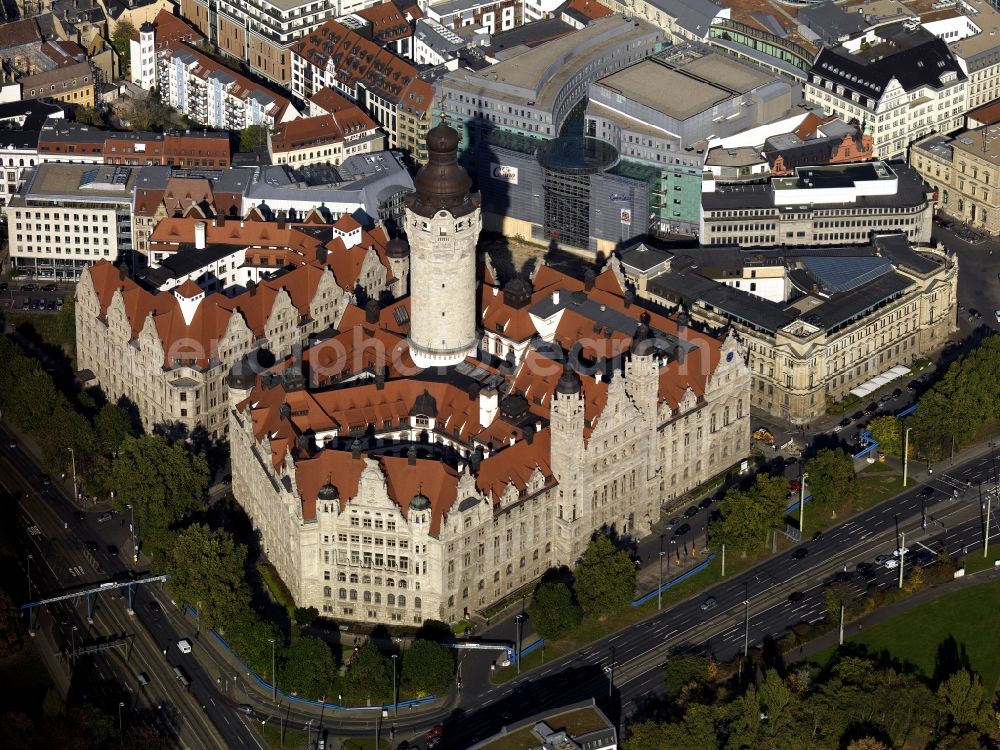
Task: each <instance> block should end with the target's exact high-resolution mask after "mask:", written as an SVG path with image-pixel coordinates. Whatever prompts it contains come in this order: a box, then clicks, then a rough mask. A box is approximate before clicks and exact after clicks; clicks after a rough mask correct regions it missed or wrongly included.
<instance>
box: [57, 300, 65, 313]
mask: <svg viewBox="0 0 1000 750" xmlns="http://www.w3.org/2000/svg"><path fill="white" fill-rule="evenodd" d="M64 304H65V302H63V298H62V297H60V298H59V299H57V300H56V310H62V309H63V305H64Z"/></svg>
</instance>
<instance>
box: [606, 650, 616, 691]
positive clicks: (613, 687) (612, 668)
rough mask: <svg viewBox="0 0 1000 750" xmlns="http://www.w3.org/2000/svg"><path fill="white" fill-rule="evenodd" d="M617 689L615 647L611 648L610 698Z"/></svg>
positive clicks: (609, 669) (609, 667) (609, 671)
mask: <svg viewBox="0 0 1000 750" xmlns="http://www.w3.org/2000/svg"><path fill="white" fill-rule="evenodd" d="M614 689H615V647H614V646H611V663H610V664H609V665H608V697H609V698H610V697H611V693H612V691H613V690H614Z"/></svg>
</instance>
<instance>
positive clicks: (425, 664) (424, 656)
mask: <svg viewBox="0 0 1000 750" xmlns="http://www.w3.org/2000/svg"><path fill="white" fill-rule="evenodd" d="M454 679H455V659H454V658H453V657H452V655H451V651H450V650H449V649H447V648H445V647H444V646H441V645H439V644H437V643H434V642H433V641H425V640H423V639H417V640H415V641H413V642H412V643H411V644H410V647H409V648H408V649H406V651H404V652H403V664H402V669H401V674H400V683H399V684H400V685H401V686H403V687H405V688H406V689H407V690H408V691H410V692H412V693H418V694H419V693H423V694H425V695H439V696H440V695H444V694H445V693H447V692H448V690H449V689H450V688H451V683H452V681H453V680H454Z"/></svg>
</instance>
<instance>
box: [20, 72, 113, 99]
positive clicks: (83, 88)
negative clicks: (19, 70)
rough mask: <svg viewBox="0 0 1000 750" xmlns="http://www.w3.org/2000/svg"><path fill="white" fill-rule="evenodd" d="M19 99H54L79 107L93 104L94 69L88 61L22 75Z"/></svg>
mask: <svg viewBox="0 0 1000 750" xmlns="http://www.w3.org/2000/svg"><path fill="white" fill-rule="evenodd" d="M18 83H19V85H20V89H21V95H20V98H21V99H54V100H55V101H57V102H64V103H66V104H72V105H75V106H79V107H93V106H94V102H95V99H94V85H95V79H94V71H93V69H92V68H91V67H90V63H89V62H76V63H72V64H70V65H66V66H64V67H61V68H54V69H52V70H47V71H44V72H42V73H35V74H33V75H27V76H23V77H22V78H20V79H19V81H18Z"/></svg>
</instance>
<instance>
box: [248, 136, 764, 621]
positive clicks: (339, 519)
mask: <svg viewBox="0 0 1000 750" xmlns="http://www.w3.org/2000/svg"><path fill="white" fill-rule="evenodd" d="M427 145H428V152H429V154H430V161H429V163H428V164H427V166H425V167H424V168H423V170H422V171H421V173H420V175H419V176H418V177H417V180H416V192H415V193H414V194H413V195H411V196H409V197H408V201H407V207H406V216H405V227H406V231H407V237H408V241H409V249H410V253H409V259H410V275H409V279H410V295H409V296H408V297H406V298H404V299H402V300H398V301H396V302H394V303H393V304H391V305H388V306H386V307H384V308H382V309H379V308H378V306H377V305H374V304H370V305H369V306H368V307H367V309H366V310H364V311H362V310H360V309H359V308H357V307H354V306H351V307H350V308H349V309H348V310H347V311H346V312H345V313H344V315H343V317H342V322H341V325H340V330H339V332H338V333H337V334H336V335H334V336H331V337H329V338H327V339H324V340H323V341H320V342H319V343H316V344H315V345H314V346H313V347H312V348H310V349H309V350H308V351H306V352H304V353H303V354H302V355H301V356H300V357H289V358H287V359H286V360H285V361H283V362H281V363H279V365H277V366H276V367H275V368H273V369H272V370H271V371H269V372H266V373H263V374H257V373H253V372H251V371H250V370H249V368H245V367H236V368H234V370H233V372H232V373H231V375H230V378H229V394H230V401H231V404H232V408H231V411H230V431H229V434H230V441H231V449H232V450H231V453H232V462H233V491H234V493H235V495H236V498H237V499H238V500H239V502H240V503H241V504H242V505H243V507H244V508H245V509H246V511H247V513H248V514H249V515H250V517H251V519H252V520H253V523H254V525H255V526H256V527H257V528H258V529H259V530H260V533H261V538H262V542H263V546H264V549H265V551H266V553H267V555H268V556H269V558H270V559H271V561H272V562H273V563H274V565H275V567H276V568H277V569H278V571H279V573H280V574H281V576H282V577H283V578H284V580H285V582H286V583H287V585H288V587H289V589H290V590H291V592H292V593H293V595H294V597H295V599H296V602H297V603H298V604H299V605H300V606H315V607H317V608H318V609H319V610H320V611H321V612H322V613H323V614H325V615H327V616H331V617H336V618H337V619H340V620H355V621H367V622H381V623H400V624H411V625H412V624H418V623H421V622H422V621H423V620H425V619H427V618H435V619H442V620H445V621H448V622H453V621H456V620H458V619H461V618H463V617H467V616H468V615H469V614H471V613H472V612H473V611H475V610H477V609H481V608H483V607H486V606H488V605H490V604H491V603H493V602H495V601H497V600H498V599H500V598H502V597H504V596H505V595H508V594H509V593H511V592H512V591H514V590H516V589H518V588H520V587H523V586H525V585H527V584H529V583H531V582H532V581H534V580H535V579H537V578H538V577H539V576H540V575H541V574H542V573H543V572H544V571H545V570H546V569H547V568H549V567H551V566H555V565H563V564H565V565H573V564H574V562H575V561H576V559H577V558H578V557H579V555H580V554H581V553H582V552H583V550H584V549H585V548H586V545H587V544H588V542H589V540H590V538H591V535H592V533H593V531H594V530H595V529H599V528H601V527H603V526H609V527H612V526H613V527H615V528H616V529H617V530H618V531H619V532H623V533H630V534H634V535H636V536H642V535H644V534H647V533H649V530H650V527H651V524H652V523H653V522H654V521H655V520H656V518H657V516H658V514H659V511H660V507H661V503H663V502H664V501H665V500H668V499H669V498H671V497H674V496H676V495H678V494H681V493H683V492H686V491H687V490H690V489H692V488H693V487H695V486H697V485H698V484H699V483H701V482H704V481H705V480H707V479H709V478H710V477H712V476H713V475H715V474H717V473H719V472H721V471H723V470H724V469H726V468H727V467H728V466H730V465H731V464H733V463H735V462H737V461H738V460H740V459H741V458H743V457H744V456H745V455H746V453H747V452H748V449H749V440H750V436H749V420H748V413H749V397H750V374H749V371H748V369H747V367H746V364H745V361H744V356H745V355H744V353H743V352H742V351H740V350H739V348H738V346H737V343H736V340H735V338H734V337H732V336H729V335H726V336H725V337H724V338H723V340H719V339H717V338H713V337H711V336H708V335H706V334H703V333H700V332H698V331H696V330H693V329H692V328H691V327H690V326H689V325H688V324H687V320H686V318H685V316H684V315H680V316H679V317H678V318H677V319H671V318H667V317H664V316H661V315H658V314H656V313H654V312H652V311H649V310H646V309H644V308H643V307H641V306H640V305H639V304H637V301H636V300H635V299H634V298H633V296H632V295H631V294H630V293H628V292H626V291H625V287H624V280H623V277H622V275H621V271H620V269H619V268H618V267H617V266H616V265H612V266H611V267H609V268H606V269H605V270H604V271H603V272H602V273H600V274H597V275H595V274H589V275H588V276H587V278H585V279H584V280H578V279H575V278H573V277H570V276H567V275H565V274H563V273H560V272H558V271H556V270H554V269H552V268H549V267H546V266H542V267H540V268H539V269H538V270H537V272H536V273H535V275H534V277H533V278H532V279H530V280H529V279H524V278H516V279H514V280H513V281H511V282H509V283H508V284H507V285H506V286H505V287H503V288H501V287H500V286H499V284H498V283H497V282H496V276H495V274H494V273H493V272H492V269H491V268H490V267H489V263H488V262H487V263H486V264H485V266H482V265H480V266H478V267H477V262H476V253H475V243H476V238H477V235H478V232H479V226H480V217H479V200H478V195H475V194H470V193H469V179H468V177H467V175H466V174H465V172H464V170H462V168H461V167H460V166H459V165H458V163H457V161H456V152H457V147H458V135H457V134H456V133H455V131H453V130H451V129H450V128H448V127H447V126H443V125H442V126H438V127H436V128H434V129H433V130H432V131H431V132H430V133H429V134H428V139H427ZM393 242H394V243H399V241H398V240H394V241H393ZM399 244H400V245H401V243H399ZM390 250H391V253H392V254H400V253H401V247H400V246H397V245H394V246H393V248H390Z"/></svg>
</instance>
